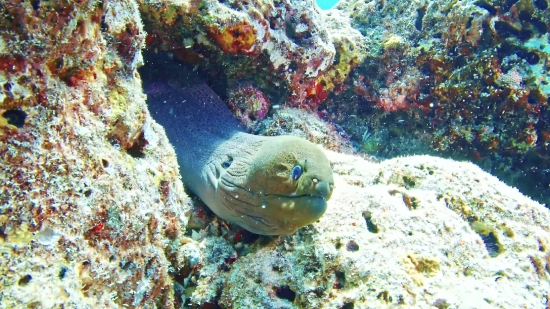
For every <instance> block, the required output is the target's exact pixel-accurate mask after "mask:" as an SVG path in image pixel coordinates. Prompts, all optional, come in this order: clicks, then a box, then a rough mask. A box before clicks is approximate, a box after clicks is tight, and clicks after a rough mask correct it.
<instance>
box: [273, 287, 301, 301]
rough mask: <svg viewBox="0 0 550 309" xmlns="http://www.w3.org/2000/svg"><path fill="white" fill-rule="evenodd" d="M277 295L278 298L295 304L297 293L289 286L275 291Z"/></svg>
mask: <svg viewBox="0 0 550 309" xmlns="http://www.w3.org/2000/svg"><path fill="white" fill-rule="evenodd" d="M275 295H277V297H279V298H282V299H286V300H288V301H290V302H293V301H294V300H295V299H296V292H294V291H293V290H292V289H291V288H290V287H288V285H284V286H281V287H278V288H276V289H275Z"/></svg>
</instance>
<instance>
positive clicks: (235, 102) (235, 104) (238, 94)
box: [229, 84, 270, 128]
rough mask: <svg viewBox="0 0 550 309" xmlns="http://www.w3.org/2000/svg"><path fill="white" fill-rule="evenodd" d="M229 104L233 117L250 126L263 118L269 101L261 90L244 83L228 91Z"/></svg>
mask: <svg viewBox="0 0 550 309" xmlns="http://www.w3.org/2000/svg"><path fill="white" fill-rule="evenodd" d="M229 106H230V107H231V110H232V111H233V114H234V115H235V117H237V119H239V120H240V121H241V123H242V124H244V125H245V126H247V127H248V128H250V127H252V126H254V125H256V123H257V122H258V121H259V120H262V119H264V118H265V116H266V115H267V112H268V110H269V106H270V103H269V99H268V98H267V96H266V95H265V94H264V93H263V92H261V91H260V90H259V89H257V88H255V87H254V86H252V85H249V84H246V85H241V86H239V87H237V88H236V89H234V90H230V91H229Z"/></svg>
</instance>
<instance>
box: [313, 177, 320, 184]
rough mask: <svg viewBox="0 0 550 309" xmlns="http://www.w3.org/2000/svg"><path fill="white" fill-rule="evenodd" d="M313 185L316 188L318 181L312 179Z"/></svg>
mask: <svg viewBox="0 0 550 309" xmlns="http://www.w3.org/2000/svg"><path fill="white" fill-rule="evenodd" d="M312 181H313V185H314V186H316V185H317V184H318V183H319V180H317V178H313V180H312Z"/></svg>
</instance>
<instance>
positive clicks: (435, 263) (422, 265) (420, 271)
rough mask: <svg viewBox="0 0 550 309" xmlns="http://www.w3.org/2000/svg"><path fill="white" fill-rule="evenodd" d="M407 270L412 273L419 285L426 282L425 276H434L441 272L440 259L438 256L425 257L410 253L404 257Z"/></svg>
mask: <svg viewBox="0 0 550 309" xmlns="http://www.w3.org/2000/svg"><path fill="white" fill-rule="evenodd" d="M403 264H404V265H405V271H406V272H407V273H408V274H409V275H411V277H412V278H413V280H414V282H415V283H416V284H418V285H423V284H424V279H425V276H434V275H435V274H437V272H439V268H440V265H439V259H438V258H437V257H424V256H420V255H418V254H416V253H408V254H407V255H406V256H404V257H403Z"/></svg>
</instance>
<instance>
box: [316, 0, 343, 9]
mask: <svg viewBox="0 0 550 309" xmlns="http://www.w3.org/2000/svg"><path fill="white" fill-rule="evenodd" d="M338 1H339V0H317V5H318V6H319V7H320V8H321V9H322V10H329V9H332V7H333V6H335V5H336V3H338Z"/></svg>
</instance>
